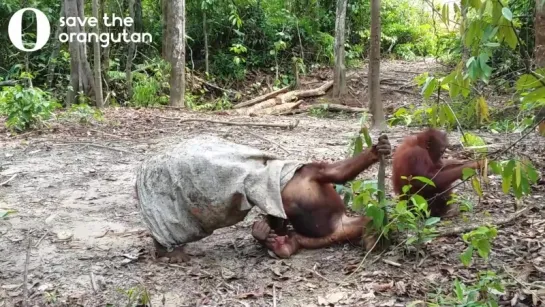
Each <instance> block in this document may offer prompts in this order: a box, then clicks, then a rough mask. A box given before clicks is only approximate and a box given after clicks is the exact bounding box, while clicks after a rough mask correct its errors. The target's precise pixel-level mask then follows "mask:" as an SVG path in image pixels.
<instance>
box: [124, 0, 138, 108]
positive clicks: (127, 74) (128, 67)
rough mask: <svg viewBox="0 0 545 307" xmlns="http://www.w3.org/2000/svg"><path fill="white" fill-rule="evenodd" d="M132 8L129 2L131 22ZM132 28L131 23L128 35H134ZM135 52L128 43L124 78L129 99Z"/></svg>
mask: <svg viewBox="0 0 545 307" xmlns="http://www.w3.org/2000/svg"><path fill="white" fill-rule="evenodd" d="M134 6H135V3H134V0H129V16H130V17H131V18H132V20H133V21H134V20H135V18H134V15H135V14H134ZM134 28H135V25H134V22H133V23H132V24H131V26H130V29H129V33H130V34H132V33H134ZM135 50H136V46H135V44H134V42H132V41H131V42H130V43H129V50H128V52H127V62H126V65H125V77H126V78H127V94H128V96H129V99H131V98H132V60H133V58H134V54H135Z"/></svg>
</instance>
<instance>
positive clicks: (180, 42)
mask: <svg viewBox="0 0 545 307" xmlns="http://www.w3.org/2000/svg"><path fill="white" fill-rule="evenodd" d="M168 11H169V14H168V28H170V29H169V30H167V32H168V33H169V34H170V37H169V38H168V39H167V41H168V45H169V48H171V53H170V54H169V59H170V66H171V72H170V104H171V105H172V106H183V105H184V95H185V0H170V3H169V10H168Z"/></svg>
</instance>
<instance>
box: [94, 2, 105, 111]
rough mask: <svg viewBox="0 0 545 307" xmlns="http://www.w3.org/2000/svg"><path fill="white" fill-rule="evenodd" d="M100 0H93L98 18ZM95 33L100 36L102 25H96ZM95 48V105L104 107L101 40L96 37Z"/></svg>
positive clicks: (95, 14) (97, 17) (95, 15)
mask: <svg viewBox="0 0 545 307" xmlns="http://www.w3.org/2000/svg"><path fill="white" fill-rule="evenodd" d="M98 11H99V6H98V0H93V16H94V17H95V18H96V19H97V20H98V19H99V16H98ZM95 33H96V34H97V37H100V26H99V25H97V26H96V27H95ZM93 49H94V57H93V58H94V63H93V68H94V71H95V105H96V106H97V107H98V108H102V107H103V106H104V100H103V99H102V67H101V65H100V42H99V40H98V39H96V40H95V41H94V42H93Z"/></svg>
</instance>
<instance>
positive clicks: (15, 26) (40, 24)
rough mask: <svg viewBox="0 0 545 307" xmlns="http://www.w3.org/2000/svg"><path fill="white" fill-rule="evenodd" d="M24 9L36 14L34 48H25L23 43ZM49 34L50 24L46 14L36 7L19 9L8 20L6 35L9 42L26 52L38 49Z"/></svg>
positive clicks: (43, 44) (44, 42)
mask: <svg viewBox="0 0 545 307" xmlns="http://www.w3.org/2000/svg"><path fill="white" fill-rule="evenodd" d="M26 11H31V12H33V13H34V15H35V16H36V26H37V28H36V43H35V44H34V48H30V49H28V48H26V47H25V46H24V44H23V29H22V24H23V13H24V12H26ZM50 34H51V25H50V24H49V20H48V19H47V16H45V14H44V13H43V12H42V11H40V10H37V9H34V8H24V9H20V10H18V11H17V12H15V14H13V16H11V19H10V20H9V25H8V35H9V39H10V40H11V43H12V44H13V46H15V48H17V49H19V50H21V51H26V52H32V51H36V50H40V49H42V48H43V46H45V44H46V43H47V41H48V40H49V35H50Z"/></svg>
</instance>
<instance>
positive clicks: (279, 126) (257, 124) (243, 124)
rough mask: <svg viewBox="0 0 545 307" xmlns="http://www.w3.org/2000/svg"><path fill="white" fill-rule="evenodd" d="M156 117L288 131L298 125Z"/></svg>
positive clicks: (183, 121)
mask: <svg viewBox="0 0 545 307" xmlns="http://www.w3.org/2000/svg"><path fill="white" fill-rule="evenodd" d="M158 117H159V118H163V119H169V120H179V122H178V123H186V122H206V123H213V124H222V125H230V126H255V127H276V128H287V129H289V130H292V129H293V128H295V127H297V126H298V125H299V120H296V121H295V122H293V123H289V124H284V123H276V124H268V123H249V122H245V123H244V122H242V123H240V122H239V123H236V122H228V121H221V120H211V119H203V118H185V119H180V118H177V117H165V116H158Z"/></svg>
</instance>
